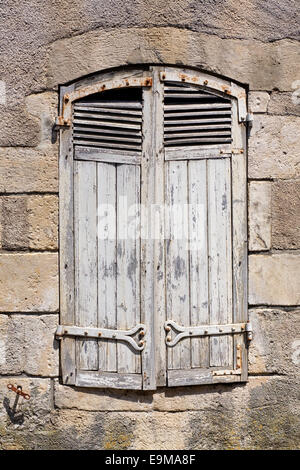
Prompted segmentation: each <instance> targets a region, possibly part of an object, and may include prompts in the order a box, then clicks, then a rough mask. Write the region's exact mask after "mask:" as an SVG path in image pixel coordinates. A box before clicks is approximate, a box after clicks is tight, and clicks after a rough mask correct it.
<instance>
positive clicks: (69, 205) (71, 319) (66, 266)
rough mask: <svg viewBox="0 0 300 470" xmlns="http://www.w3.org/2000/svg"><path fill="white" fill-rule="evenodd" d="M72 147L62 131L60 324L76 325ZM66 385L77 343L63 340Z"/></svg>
mask: <svg viewBox="0 0 300 470" xmlns="http://www.w3.org/2000/svg"><path fill="white" fill-rule="evenodd" d="M73 89H74V85H71V86H69V87H62V88H61V92H60V110H61V109H62V98H63V95H64V93H65V92H70V91H73ZM72 157H73V145H72V130H71V129H63V130H61V131H60V151H59V264H60V270H59V273H60V280H59V290H60V323H61V324H65V325H73V324H74V323H75V308H74V290H75V279H74V231H73V228H74V227H73V223H74V218H73V204H74V196H73V194H74V193H73V191H74V187H73V158H72ZM60 356H61V370H62V380H63V383H66V384H69V385H74V384H75V375H76V357H75V340H74V339H73V338H68V337H66V338H64V339H63V340H62V341H61V342H60Z"/></svg>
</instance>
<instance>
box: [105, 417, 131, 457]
mask: <svg viewBox="0 0 300 470" xmlns="http://www.w3.org/2000/svg"><path fill="white" fill-rule="evenodd" d="M133 439H134V435H133V422H132V421H131V420H130V419H128V418H125V419H124V417H123V418H122V421H121V420H120V419H113V420H112V421H109V424H108V426H107V427H106V429H105V434H104V438H103V448H104V449H105V450H126V449H128V448H130V446H131V444H132V442H133Z"/></svg>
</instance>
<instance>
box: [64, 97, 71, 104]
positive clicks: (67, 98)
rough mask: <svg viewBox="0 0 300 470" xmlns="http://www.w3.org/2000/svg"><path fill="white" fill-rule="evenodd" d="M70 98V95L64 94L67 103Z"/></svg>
mask: <svg viewBox="0 0 300 470" xmlns="http://www.w3.org/2000/svg"><path fill="white" fill-rule="evenodd" d="M69 99H70V97H69V95H65V96H64V102H65V103H67V102H68V101H69Z"/></svg>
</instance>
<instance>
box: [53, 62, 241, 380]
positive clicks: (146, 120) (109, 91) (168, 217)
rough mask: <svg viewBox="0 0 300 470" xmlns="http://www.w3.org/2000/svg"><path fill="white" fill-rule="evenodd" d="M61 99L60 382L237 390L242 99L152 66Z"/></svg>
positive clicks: (70, 90) (222, 86)
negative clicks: (232, 386)
mask: <svg viewBox="0 0 300 470" xmlns="http://www.w3.org/2000/svg"><path fill="white" fill-rule="evenodd" d="M61 95H62V98H61V116H60V118H59V119H58V122H59V125H60V126H62V130H61V149H60V279H61V284H60V285H61V325H60V326H59V327H58V330H57V334H58V337H60V338H61V339H62V341H61V365H62V377H63V382H64V383H66V384H71V385H74V384H75V385H78V386H86V387H109V388H124V389H126V388H127V389H155V388H156V387H159V386H165V385H167V386H177V385H180V386H181V385H193V384H201V383H207V384H208V383H217V382H239V381H245V380H246V379H247V330H248V329H249V327H248V326H247V303H246V302H247V261H246V260H247V245H246V241H247V236H246V235H247V229H246V227H247V224H246V151H245V150H246V140H245V126H244V124H243V122H244V121H245V118H246V106H245V96H246V95H245V91H244V89H243V88H241V87H239V86H237V85H235V84H234V83H230V82H228V81H225V80H222V79H216V78H214V77H211V76H209V75H206V74H203V73H200V72H194V71H193V73H191V72H190V71H186V70H181V69H175V68H165V67H156V66H154V67H149V69H148V70H145V71H144V72H140V71H134V72H131V74H128V73H127V74H126V71H124V72H120V73H119V74H116V75H113V74H111V75H110V74H108V75H106V76H105V77H102V78H101V76H100V77H99V78H98V79H97V78H93V79H92V80H91V82H89V80H88V85H87V82H86V81H85V80H84V81H83V82H82V83H79V84H77V85H71V86H69V87H66V88H63V89H62V90H61ZM134 206H136V208H137V209H136V212H135V214H132V207H134ZM153 207H154V208H155V210H157V215H158V217H157V218H155V226H154V227H153V226H152V225H151V224H153V212H152V208H153ZM128 211H131V217H132V216H133V217H132V220H131V221H130V218H129V219H126V218H124V217H125V215H126V213H127V212H128ZM134 215H135V216H136V217H134ZM123 216H124V217H123ZM122 217H123V218H122ZM129 217H130V216H129ZM128 220H129V221H130V223H129V224H128ZM122 224H123V226H122ZM120 228H121V229H123V231H122V230H121V231H120ZM127 229H130V230H131V235H132V232H133V233H134V234H136V235H137V236H134V237H132V236H130V234H129V236H127V235H128V234H127V233H126V230H127ZM149 229H150V231H149Z"/></svg>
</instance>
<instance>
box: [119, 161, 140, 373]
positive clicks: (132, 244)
mask: <svg viewBox="0 0 300 470" xmlns="http://www.w3.org/2000/svg"><path fill="white" fill-rule="evenodd" d="M139 203H140V167H139V166H136V165H118V166H117V220H118V222H119V221H120V224H119V226H118V227H117V236H118V241H117V328H118V329H131V328H133V327H134V326H135V325H136V324H137V323H140V318H141V315H140V237H139V231H140V227H139V223H140V220H139V219H140V218H139V216H136V215H137V213H136V210H134V206H136V205H137V204H139ZM126 215H128V216H129V220H128V221H129V223H128V221H127V220H126ZM117 355H118V372H119V373H140V372H141V355H140V352H137V351H133V350H132V349H131V348H130V346H129V345H128V344H122V343H121V342H118V343H117Z"/></svg>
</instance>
